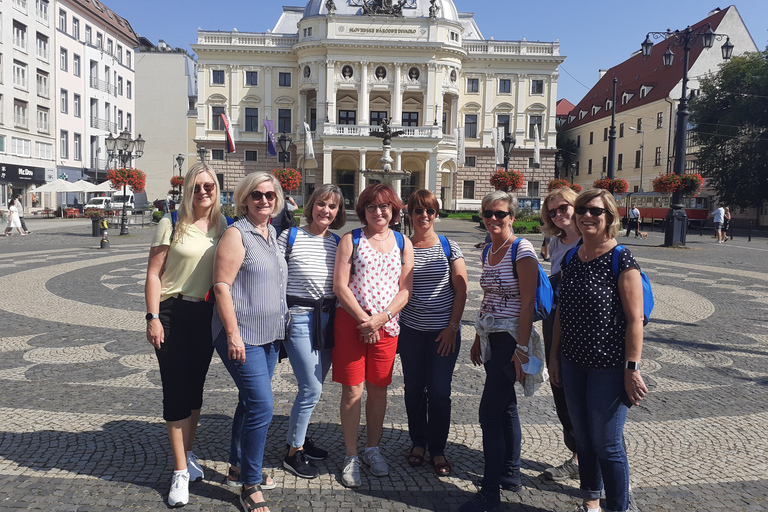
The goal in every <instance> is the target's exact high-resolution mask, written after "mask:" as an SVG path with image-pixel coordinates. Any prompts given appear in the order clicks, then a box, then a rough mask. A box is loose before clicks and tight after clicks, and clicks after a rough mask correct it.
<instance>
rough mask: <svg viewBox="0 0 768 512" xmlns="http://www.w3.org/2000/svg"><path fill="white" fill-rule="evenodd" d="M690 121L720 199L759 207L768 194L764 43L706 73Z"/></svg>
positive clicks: (703, 164)
mask: <svg viewBox="0 0 768 512" xmlns="http://www.w3.org/2000/svg"><path fill="white" fill-rule="evenodd" d="M691 122H692V123H693V124H694V125H695V140H696V142H697V143H698V144H699V145H700V146H701V148H700V150H699V153H698V162H699V168H700V170H701V173H702V174H703V175H704V177H705V178H709V185H710V186H711V187H712V188H714V189H715V190H716V191H717V194H718V196H719V197H720V200H721V201H722V202H724V203H727V204H730V205H733V206H738V207H743V208H746V207H760V206H761V205H762V204H763V201H765V200H766V199H768V157H766V155H768V48H766V50H765V51H763V52H757V53H746V54H744V55H741V56H738V57H734V58H733V59H732V60H731V61H730V62H728V63H727V64H724V65H723V66H722V67H721V68H720V71H719V72H718V73H717V74H715V75H713V76H710V77H706V78H704V79H703V80H702V87H701V94H700V95H699V96H698V97H697V98H696V99H695V100H693V101H692V102H691Z"/></svg>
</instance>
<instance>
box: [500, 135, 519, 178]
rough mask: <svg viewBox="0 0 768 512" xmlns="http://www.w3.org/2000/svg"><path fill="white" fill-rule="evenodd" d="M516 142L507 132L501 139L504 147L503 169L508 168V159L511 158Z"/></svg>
mask: <svg viewBox="0 0 768 512" xmlns="http://www.w3.org/2000/svg"><path fill="white" fill-rule="evenodd" d="M516 142H517V141H516V140H515V138H514V137H513V136H512V135H510V134H509V133H507V135H506V136H505V137H504V140H502V141H501V145H502V146H503V147H504V170H507V171H508V170H509V159H510V158H512V150H513V149H514V147H515V143H516Z"/></svg>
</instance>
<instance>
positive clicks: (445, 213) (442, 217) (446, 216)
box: [437, 210, 451, 219]
mask: <svg viewBox="0 0 768 512" xmlns="http://www.w3.org/2000/svg"><path fill="white" fill-rule="evenodd" d="M437 214H438V216H439V217H440V218H441V219H446V218H448V217H450V216H451V214H450V213H448V212H447V211H445V210H440V211H439V212H438V213H437Z"/></svg>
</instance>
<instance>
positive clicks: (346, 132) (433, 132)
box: [323, 124, 442, 139]
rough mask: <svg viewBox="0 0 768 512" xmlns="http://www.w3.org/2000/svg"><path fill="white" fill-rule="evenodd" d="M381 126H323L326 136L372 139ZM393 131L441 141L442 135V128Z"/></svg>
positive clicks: (413, 128)
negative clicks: (372, 134)
mask: <svg viewBox="0 0 768 512" xmlns="http://www.w3.org/2000/svg"><path fill="white" fill-rule="evenodd" d="M379 129H380V127H379V126H375V125H374V126H369V125H357V124H325V125H324V126H323V135H324V136H334V135H336V136H338V135H341V136H349V137H370V136H371V132H372V131H374V132H375V131H378V130H379ZM392 129H393V130H402V131H403V132H404V133H403V134H402V135H400V137H405V138H418V139H439V138H440V137H441V135H442V128H441V127H440V126H403V127H401V126H397V127H394V126H393V127H392Z"/></svg>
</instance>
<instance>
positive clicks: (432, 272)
mask: <svg viewBox="0 0 768 512" xmlns="http://www.w3.org/2000/svg"><path fill="white" fill-rule="evenodd" d="M448 244H449V245H450V246H451V262H454V261H456V260H457V259H459V258H464V255H463V254H462V253H461V249H460V248H459V244H457V243H456V242H454V241H453V240H448ZM455 296H456V292H454V290H453V286H451V272H450V267H449V266H448V258H446V257H445V252H444V251H443V246H442V244H440V241H438V242H437V243H436V244H435V245H433V246H432V247H425V248H418V247H414V248H413V292H412V293H411V299H410V301H409V302H408V304H407V305H406V306H405V308H404V309H403V310H402V311H401V312H400V323H401V324H402V325H405V326H407V327H410V328H411V329H416V330H419V331H442V330H443V329H445V328H446V327H448V324H449V323H450V321H451V312H452V310H453V299H454V297H455Z"/></svg>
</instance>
